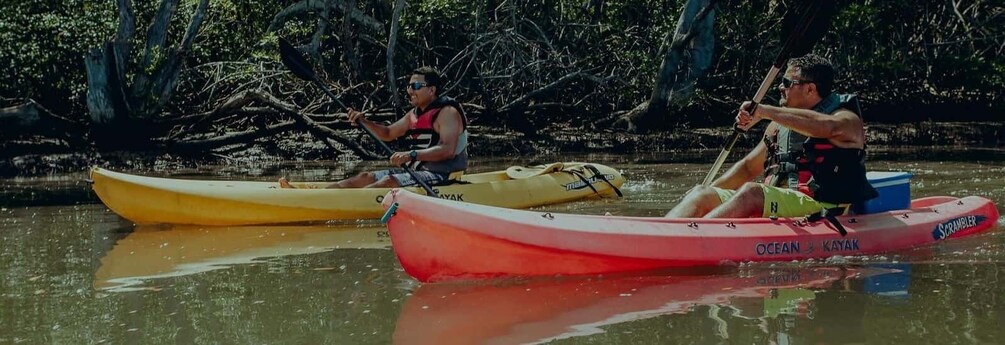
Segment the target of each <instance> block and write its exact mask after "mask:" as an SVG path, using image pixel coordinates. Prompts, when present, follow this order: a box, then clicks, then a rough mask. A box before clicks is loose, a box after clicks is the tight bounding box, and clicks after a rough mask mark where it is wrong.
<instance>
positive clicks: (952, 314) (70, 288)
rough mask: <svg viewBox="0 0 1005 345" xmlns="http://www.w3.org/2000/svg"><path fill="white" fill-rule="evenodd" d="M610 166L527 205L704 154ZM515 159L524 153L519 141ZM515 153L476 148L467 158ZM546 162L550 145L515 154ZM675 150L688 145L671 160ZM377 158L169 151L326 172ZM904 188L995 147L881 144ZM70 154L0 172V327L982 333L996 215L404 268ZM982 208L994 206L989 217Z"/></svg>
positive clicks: (43, 339)
mask: <svg viewBox="0 0 1005 345" xmlns="http://www.w3.org/2000/svg"><path fill="white" fill-rule="evenodd" d="M561 159H564V160H570V159H577V160H586V161H594V162H599V163H604V164H607V165H611V166H613V167H617V168H620V169H623V171H624V173H625V176H626V177H627V178H628V182H627V184H626V185H625V186H624V187H623V190H624V192H625V194H626V197H625V198H623V199H620V200H613V199H607V200H593V201H584V202H575V203H569V204H563V205H555V206H548V207H542V208H539V209H542V210H549V211H553V212H554V211H557V212H573V213H588V214H603V213H605V212H611V213H612V214H617V215H632V216H659V215H662V214H663V213H665V212H666V211H667V210H668V209H669V208H670V207H671V206H672V205H673V204H675V203H676V202H677V201H678V200H679V198H680V196H681V195H682V194H683V193H684V192H685V191H686V190H687V189H689V188H690V187H691V186H692V185H694V184H696V183H698V182H700V180H701V178H702V177H704V174H705V169H708V167H709V164H708V161H710V159H709V158H707V157H689V156H687V155H669V154H665V155H653V156H610V155H595V156H578V157H572V158H570V157H562V158H561ZM528 160H530V159H528ZM528 160H522V161H513V160H482V161H477V162H476V163H477V165H476V166H477V169H476V170H478V171H484V170H495V169H499V168H504V167H506V166H508V165H510V164H517V163H526V162H527V161H528ZM532 160H536V161H539V162H547V161H554V160H559V158H558V157H547V156H545V157H533V158H532ZM688 162H693V163H688ZM378 165H379V164H374V163H361V164H359V165H351V166H347V165H339V166H329V165H326V164H318V163H311V164H290V165H283V166H277V167H269V168H260V167H250V166H244V167H242V166H239V165H237V166H232V167H206V168H203V169H188V170H175V171H173V172H171V173H167V172H152V173H147V174H150V175H172V176H178V177H184V178H195V177H198V178H213V179H246V180H274V179H275V178H277V177H278V176H283V175H285V176H289V177H290V178H291V179H296V180H305V179H307V180H329V179H332V178H336V177H340V176H343V175H345V174H348V173H350V172H352V171H356V170H358V169H364V168H370V167H376V166H378ZM870 169H871V170H879V171H889V170H899V171H909V172H911V173H913V174H914V175H915V177H914V180H913V185H912V193H913V195H914V196H915V197H920V196H932V195H955V196H964V195H982V196H985V197H988V198H990V199H992V200H994V201H995V202H996V203H998V205H999V209H1000V210H1002V209H1003V205H1005V152H1003V151H1001V150H976V151H975V150H972V149H971V150H958V151H954V150H949V151H945V150H943V151H938V152H930V151H928V150H913V151H909V152H894V151H887V152H883V153H878V154H876V155H875V159H874V161H872V162H871V163H870ZM84 177H85V175H84V174H83V173H81V174H76V175H70V176H55V177H49V178H36V179H13V180H3V181H0V184H2V185H3V190H2V194H0V197H2V199H0V207H2V208H0V303H2V304H0V343H72V344H88V343H193V342H195V343H250V344H266V343H298V344H299V343H335V344H388V343H395V344H450V343H459V344H471V343H489V344H511V343H560V344H565V343H570V344H613V343H618V344H621V343H638V344H654V343H660V344H692V343H699V344H723V343H737V344H750V343H754V344H770V343H779V344H785V343H815V344H844V343H879V344H885V343H891V344H898V343H919V344H921V343H929V344H950V343H967V344H972V343H1000V342H1001V341H1002V340H1001V339H1005V327H1002V325H1005V231H1000V230H1001V229H998V231H994V232H991V233H988V234H984V235H979V236H975V237H971V238H966V239H962V240H957V241H949V242H944V243H941V244H939V245H937V246H934V247H927V248H920V249H916V250H910V251H905V252H898V253H890V254H887V255H883V256H873V257H853V258H839V259H834V260H829V261H826V262H803V263H782V264H774V265H769V264H744V265H741V266H740V267H730V268H723V269H718V270H715V271H707V272H699V273H701V274H675V275H670V276H667V275H660V276H624V277H583V278H563V279H550V278H549V279H535V280H529V281H527V280H509V281H494V282H487V283H479V284H474V283H467V284H419V283H417V282H416V281H414V280H412V279H411V278H409V277H408V276H407V275H406V274H405V273H404V272H403V271H402V270H401V268H400V267H399V266H398V264H397V261H396V259H395V257H394V252H393V251H392V250H391V249H390V241H389V240H388V238H387V237H386V233H385V232H384V231H385V229H384V228H382V227H381V226H380V224H379V223H377V222H375V221H359V222H340V223H333V224H316V225H301V226H263V227H231V228H212V227H169V226H134V225H132V224H131V223H130V222H128V221H125V220H123V219H121V218H119V217H118V216H116V215H115V214H113V213H111V212H110V211H108V210H107V209H106V208H105V207H104V206H103V205H101V204H100V203H95V202H96V199H95V197H94V196H93V194H92V193H91V192H90V190H89V189H88V188H89V187H88V185H87V184H86V183H84V182H80V180H82V179H83V178H84ZM998 222H999V228H1001V227H1002V224H1005V221H1003V220H1001V219H1000V220H999V221H998Z"/></svg>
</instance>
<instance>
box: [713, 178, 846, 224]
mask: <svg viewBox="0 0 1005 345" xmlns="http://www.w3.org/2000/svg"><path fill="white" fill-rule="evenodd" d="M758 185H759V186H761V190H762V191H764V211H763V214H762V215H761V216H762V217H765V218H767V217H803V216H807V215H810V214H814V213H817V212H820V211H822V210H824V209H829V208H835V207H837V206H838V205H835V204H831V203H827V202H820V201H816V200H813V198H811V197H809V196H808V195H806V194H803V193H802V192H799V191H796V190H792V189H789V188H780V187H772V186H768V185H765V184H758ZM712 188H713V189H715V192H716V193H717V194H719V201H720V202H726V200H729V198H732V197H733V195H736V191H735V190H731V189H722V188H717V187H712Z"/></svg>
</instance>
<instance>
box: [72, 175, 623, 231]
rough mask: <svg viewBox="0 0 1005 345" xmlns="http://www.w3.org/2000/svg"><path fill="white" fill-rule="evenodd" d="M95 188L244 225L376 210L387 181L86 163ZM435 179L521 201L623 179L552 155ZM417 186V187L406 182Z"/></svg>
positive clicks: (465, 191) (494, 202)
mask: <svg viewBox="0 0 1005 345" xmlns="http://www.w3.org/2000/svg"><path fill="white" fill-rule="evenodd" d="M91 180H92V181H93V183H94V184H93V186H92V187H93V188H94V192H95V193H97V194H98V197H99V198H100V199H101V201H102V202H104V203H105V205H106V206H108V208H109V209H111V210H112V211H114V212H115V213H117V214H118V215H120V216H122V217H124V218H126V219H129V220H130V221H132V222H134V223H136V224H161V223H162V224H192V225H249V224H277V223H292V222H310V221H325V220H337V219H361V218H378V217H380V216H381V215H382V214H383V213H384V209H383V208H382V207H381V205H380V203H381V201H382V200H383V198H384V194H387V192H388V191H389V189H387V188H359V189H321V188H320V187H322V186H325V185H327V184H329V183H330V182H315V183H302V184H296V185H298V186H299V187H307V188H297V189H283V188H278V183H276V182H251V181H209V180H186V179H172V178H158V177H148V176H138V175H130V174H124V173H119V172H114V171H110V170H106V169H102V168H97V167H95V168H93V169H91ZM459 181H460V182H459V183H454V184H450V185H445V186H436V187H434V189H435V190H436V191H437V193H438V194H439V195H440V197H441V198H444V199H450V200H456V201H464V202H471V203H476V204H484V205H491V206H497V207H506V208H526V207H533V206H539V205H547V204H553V203H560V202H567V201H572V200H577V199H582V198H587V197H593V196H612V195H615V194H616V193H620V191H618V190H617V188H618V187H621V184H622V183H624V181H625V180H624V178H623V177H622V176H621V174H620V173H619V172H618V171H617V170H614V169H612V168H610V167H607V166H604V165H600V164H592V163H552V164H548V165H540V166H534V167H510V168H509V169H506V170H505V171H495V172H487V173H478V174H470V175H464V176H462V177H461V178H460V180H459ZM410 190H412V191H414V192H416V193H423V192H422V191H421V189H419V188H411V189H410Z"/></svg>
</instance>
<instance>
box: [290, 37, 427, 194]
mask: <svg viewBox="0 0 1005 345" xmlns="http://www.w3.org/2000/svg"><path fill="white" fill-rule="evenodd" d="M282 44H288V43H287V42H285V40H282V39H281V41H280V47H281V49H280V53H281V54H284V55H285V56H286V58H289V59H291V60H290V61H288V60H287V59H283V64H284V65H286V67H287V68H290V69H291V70H293V75H296V76H297V77H299V78H301V79H307V80H309V81H311V82H313V83H314V85H317V87H319V88H321V91H324V93H325V94H326V95H328V97H329V98H331V99H332V100H333V101H335V103H338V105H339V106H340V107H342V109H348V108H349V107H347V106H346V105H345V104H344V103H342V101H341V100H339V99H338V96H335V93H334V92H332V90H331V89H330V88H328V85H325V84H324V83H322V82H321V79H319V78H318V75H317V74H316V73H314V69H313V68H311V67H310V65H308V64H307V59H305V58H304V57H303V56H302V55H300V53H299V52H297V51H295V50H292V49H282ZM356 125H357V126H359V127H360V128H362V129H363V131H365V132H366V134H369V135H370V137H371V138H373V140H374V141H376V142H377V143H378V144H380V147H383V148H384V151H385V152H387V154H389V155H393V154H394V150H392V149H391V147H390V146H387V143H385V142H384V141H383V140H380V138H379V137H377V134H376V133H374V132H373V131H372V130H370V128H369V127H367V126H366V125H364V124H363V121H361V120H359V119H357V120H356ZM401 168H402V169H404V170H405V172H407V173H408V174H409V175H411V176H412V179H414V180H415V182H417V183H418V184H419V185H420V186H422V189H423V190H425V191H426V193H428V194H429V195H432V196H434V197H439V196H440V195H439V193H436V191H435V190H433V187H430V186H429V184H428V183H426V181H423V180H422V179H420V178H419V176H418V174H416V173H415V170H414V169H412V168H411V167H409V166H408V163H405V164H402V165H401Z"/></svg>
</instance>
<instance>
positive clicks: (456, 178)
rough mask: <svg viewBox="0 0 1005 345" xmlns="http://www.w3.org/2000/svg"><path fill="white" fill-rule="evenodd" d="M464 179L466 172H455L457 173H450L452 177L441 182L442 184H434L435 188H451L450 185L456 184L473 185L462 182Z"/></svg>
mask: <svg viewBox="0 0 1005 345" xmlns="http://www.w3.org/2000/svg"><path fill="white" fill-rule="evenodd" d="M462 177H464V170H459V171H455V172H452V173H450V176H448V177H447V179H446V180H445V181H441V182H440V183H436V184H433V186H436V187H439V186H449V185H454V184H471V182H468V181H464V180H461V178H462Z"/></svg>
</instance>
